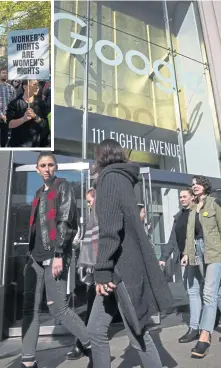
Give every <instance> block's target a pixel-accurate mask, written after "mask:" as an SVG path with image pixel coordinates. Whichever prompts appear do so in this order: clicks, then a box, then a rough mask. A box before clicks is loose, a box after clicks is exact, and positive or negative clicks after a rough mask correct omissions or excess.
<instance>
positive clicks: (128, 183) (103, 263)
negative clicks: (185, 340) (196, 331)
mask: <svg viewBox="0 0 221 368" xmlns="http://www.w3.org/2000/svg"><path fill="white" fill-rule="evenodd" d="M95 168H96V172H98V173H99V177H98V181H97V187H96V190H97V197H96V213H97V217H98V225H99V241H98V255H97V262H96V265H95V273H94V277H95V282H96V293H97V296H96V298H95V301H94V305H93V308H92V312H91V315H90V319H89V322H88V333H89V336H90V339H91V346H92V357H93V367H95V368H110V366H111V359H110V349H109V343H108V338H107V331H108V328H109V325H110V323H111V321H112V319H113V317H114V315H115V313H116V311H117V306H118V307H119V310H120V313H121V316H122V319H123V322H124V324H125V328H126V331H127V334H128V336H129V339H130V342H131V345H132V346H133V347H134V348H135V349H136V350H137V351H138V353H139V355H140V358H141V361H142V363H143V366H144V367H151V368H162V363H161V361H160V357H159V355H158V352H157V349H156V347H155V345H154V343H153V341H152V339H151V337H150V335H149V332H148V329H147V325H148V322H149V319H150V317H151V316H152V315H153V314H155V313H157V312H159V311H165V310H166V309H167V308H169V307H171V301H172V295H171V293H170V290H169V288H168V286H167V284H166V281H165V279H164V276H163V274H162V272H161V270H160V268H159V265H158V262H157V259H156V256H155V252H154V249H153V247H152V246H151V245H150V243H149V241H148V238H147V236H146V234H145V231H144V228H143V226H142V223H141V221H140V216H139V209H138V208H137V203H136V197H135V193H134V186H135V184H136V183H137V182H138V177H139V166H137V165H136V164H130V163H128V162H127V159H126V156H125V153H124V151H123V149H122V148H121V146H120V144H119V143H117V142H116V141H114V140H111V139H110V140H105V141H103V142H101V144H100V145H99V146H98V148H97V154H96V163H95Z"/></svg>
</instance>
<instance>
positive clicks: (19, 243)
mask: <svg viewBox="0 0 221 368" xmlns="http://www.w3.org/2000/svg"><path fill="white" fill-rule="evenodd" d="M13 245H14V246H16V245H29V243H21V242H14V243H13Z"/></svg>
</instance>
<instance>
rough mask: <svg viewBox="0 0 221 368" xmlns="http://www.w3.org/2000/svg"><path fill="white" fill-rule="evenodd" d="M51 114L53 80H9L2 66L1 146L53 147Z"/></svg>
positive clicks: (0, 100) (0, 89) (0, 96)
mask: <svg viewBox="0 0 221 368" xmlns="http://www.w3.org/2000/svg"><path fill="white" fill-rule="evenodd" d="M50 113H51V85H50V81H37V80H30V81H29V82H28V81H27V80H22V81H20V80H13V81H9V80H8V73H7V68H6V67H3V66H0V144H1V147H12V148H13V147H50V146H51V142H50V128H51V126H50Z"/></svg>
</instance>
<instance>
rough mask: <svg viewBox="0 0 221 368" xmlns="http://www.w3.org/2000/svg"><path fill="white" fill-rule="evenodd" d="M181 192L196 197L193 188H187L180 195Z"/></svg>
mask: <svg viewBox="0 0 221 368" xmlns="http://www.w3.org/2000/svg"><path fill="white" fill-rule="evenodd" d="M181 192H188V193H189V194H190V195H191V196H193V195H194V193H193V189H192V188H190V187H186V188H183V189H181V190H180V193H181Z"/></svg>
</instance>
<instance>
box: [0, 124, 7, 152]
mask: <svg viewBox="0 0 221 368" xmlns="http://www.w3.org/2000/svg"><path fill="white" fill-rule="evenodd" d="M0 136H1V147H5V146H6V144H7V142H8V124H6V123H3V122H2V120H0Z"/></svg>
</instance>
